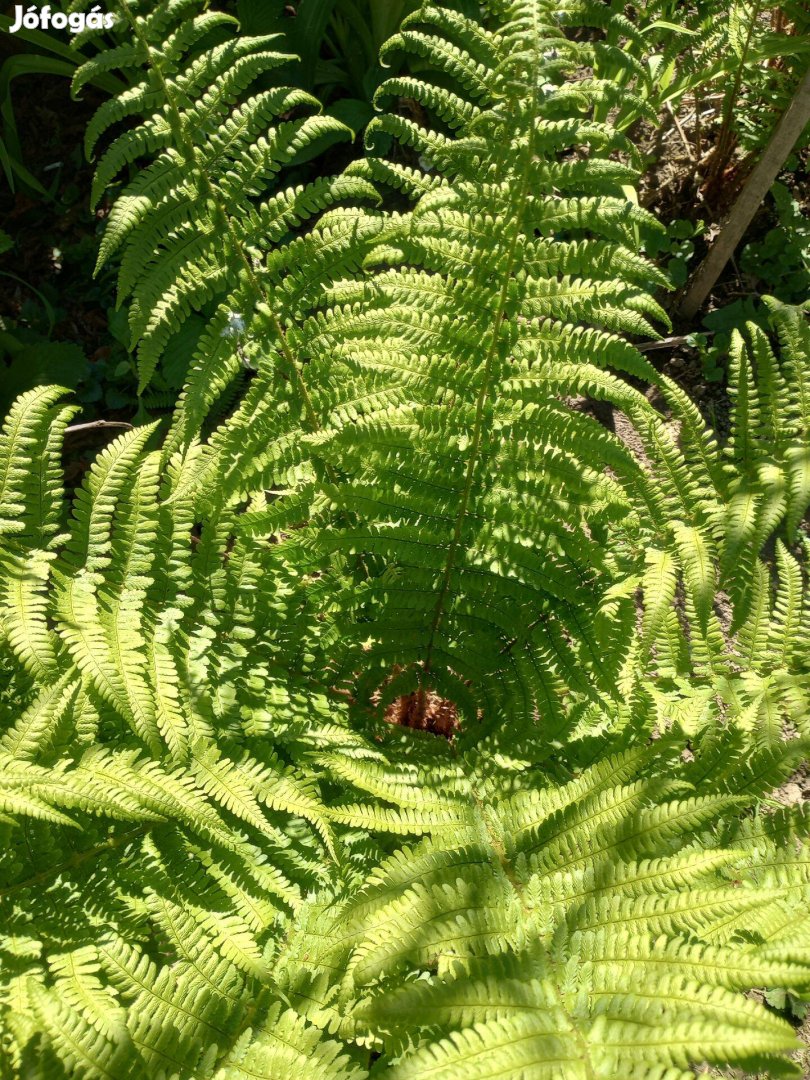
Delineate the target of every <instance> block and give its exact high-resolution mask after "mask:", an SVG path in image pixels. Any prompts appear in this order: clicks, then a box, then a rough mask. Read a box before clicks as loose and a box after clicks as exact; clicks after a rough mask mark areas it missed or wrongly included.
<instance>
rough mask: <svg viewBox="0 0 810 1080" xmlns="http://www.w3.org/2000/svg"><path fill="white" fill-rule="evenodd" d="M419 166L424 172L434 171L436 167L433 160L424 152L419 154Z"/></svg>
mask: <svg viewBox="0 0 810 1080" xmlns="http://www.w3.org/2000/svg"><path fill="white" fill-rule="evenodd" d="M419 168H420V169H421V170H422V172H433V169H434V168H435V166H434V164H433V162H432V161H429V160H428V159H427V158H426V157H425V156H424V154H420V155H419Z"/></svg>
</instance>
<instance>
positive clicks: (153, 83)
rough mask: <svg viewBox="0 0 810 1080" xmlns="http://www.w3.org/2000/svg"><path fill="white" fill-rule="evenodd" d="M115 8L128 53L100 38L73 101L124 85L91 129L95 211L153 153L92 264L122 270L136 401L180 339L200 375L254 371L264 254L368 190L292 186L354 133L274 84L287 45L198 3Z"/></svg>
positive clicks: (322, 183) (345, 185) (124, 0)
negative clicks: (208, 369) (259, 267)
mask: <svg viewBox="0 0 810 1080" xmlns="http://www.w3.org/2000/svg"><path fill="white" fill-rule="evenodd" d="M117 12H118V17H119V25H120V27H121V28H122V33H121V35H120V36H121V38H122V40H121V43H119V44H116V45H115V46H114V47H104V46H103V43H100V44H101V47H100V48H99V52H98V53H97V55H96V56H94V57H93V59H91V60H89V61H87V62H86V63H84V64H82V66H81V67H80V68H79V69H78V71H77V72H76V74H75V76H74V79H73V92H74V93H79V92H80V91H81V89H82V88H83V87H84V86H85V85H86V84H87V83H88V82H89V81H91V80H92V79H94V78H96V77H98V75H99V74H100V73H102V72H110V71H118V72H120V73H121V74H122V76H126V78H127V80H128V82H129V84H130V85H128V86H127V88H126V89H125V90H123V91H122V92H121V93H119V94H117V95H115V96H113V97H111V98H110V99H109V100H108V101H105V102H104V104H102V105H101V106H100V108H99V109H98V110H97V112H96V114H95V115H94V117H93V119H92V120H91V122H90V124H89V127H88V130H87V135H86V138H85V152H86V154H87V155H88V157H92V156H93V155H94V154H96V153H98V150H99V147H100V146H101V145H102V144H103V143H104V142H105V140H106V143H107V145H106V147H105V148H104V150H103V152H101V153H100V155H99V158H98V163H97V166H96V173H95V179H94V184H93V192H92V194H91V204H92V205H94V206H95V205H97V204H98V202H99V201H100V199H101V197H102V195H103V194H104V192H105V191H106V190H107V189H108V187H109V186H110V184H111V183H113V182H114V181H116V179H117V178H118V177H119V176H120V175H121V173H122V172H123V171H124V170H126V169H127V167H128V166H130V165H132V164H133V163H134V162H137V161H139V160H140V159H142V158H144V157H145V156H149V157H150V158H151V159H152V160H151V161H150V163H149V165H148V166H147V167H145V168H140V169H138V171H137V172H136V174H135V176H134V177H133V178H132V179H131V181H130V182H129V183H126V184H125V185H124V186H123V189H122V190H121V191H120V192H119V193H118V195H117V197H116V198H115V201H114V205H113V207H112V210H111V212H110V216H109V220H108V222H107V224H106V228H105V231H104V237H103V239H102V243H101V246H100V249H99V255H98V262H97V267H96V270H97V271H98V270H99V269H101V267H102V266H104V265H105V264H107V263H108V262H109V261H110V260H111V259H112V258H113V257H116V258H117V259H118V260H119V271H118V303H119V305H120V304H122V303H123V302H124V301H127V300H128V301H129V325H130V331H131V334H132V343H133V348H134V349H136V352H137V367H138V374H139V392H141V393H142V392H143V391H144V390H145V389H146V387H147V386H149V384H150V382H151V380H152V377H153V375H154V373H155V369H156V367H157V365H158V362H159V361H160V359H161V357H162V356H163V355H164V353H165V351H166V348H167V346H168V345H169V343H170V342H173V346H174V351H175V352H176V351H178V350H181V351H183V352H185V353H191V357H192V359H191V365H193V364H194V363H195V362H196V363H199V362H200V358H202V357H205V358H206V360H207V361H208V362H209V363H210V362H211V360H212V358H213V357H216V358H217V359H218V361H219V363H220V365H221V366H223V367H224V368H225V369H226V370H231V371H232V372H233V371H235V372H238V371H239V370H243V368H244V367H245V366H247V367H249V366H250V364H251V351H250V349H249V348H248V347H247V346H246V344H245V340H246V332H247V331H248V330H249V326H248V325H247V320H246V317H245V315H244V314H242V313H244V312H246V311H252V310H253V309H254V308H255V306H256V304H257V303H258V302H259V301H260V300H261V299H262V297H263V293H262V289H261V284H260V282H259V281H258V280H257V276H256V272H255V268H254V264H255V263H256V260H257V259H258V258H259V257H260V250H261V249H262V248H264V247H266V246H267V245H268V244H272V243H273V242H274V241H275V240H278V239H279V238H281V237H283V236H285V235H286V234H287V233H288V232H289V231H290V230H291V229H293V228H295V226H296V225H298V224H299V223H300V222H301V221H303V220H306V219H307V218H308V217H310V216H311V215H312V214H314V213H316V212H317V211H319V210H322V209H323V208H324V207H325V206H328V205H330V204H331V203H333V202H335V201H338V200H340V199H341V198H354V197H360V198H362V197H368V196H369V194H371V195H372V196H373V192H371V193H370V192H369V190H368V186H367V185H364V184H362V183H361V182H359V181H358V180H353V179H350V178H346V179H343V178H340V177H338V178H334V179H330V178H328V177H324V178H322V179H318V180H316V181H314V182H313V183H310V184H298V185H295V184H291V183H290V179H292V178H293V177H294V176H295V168H296V166H297V165H300V163H301V162H303V161H306V160H307V159H308V158H309V157H312V156H314V155H316V154H318V153H320V152H322V151H323V150H324V149H326V148H327V147H329V146H330V145H332V144H333V143H334V142H335V141H337V140H340V139H351V138H352V133H351V131H350V130H349V129H348V128H347V127H346V126H345V125H343V124H341V123H340V122H339V121H337V120H336V119H335V118H333V117H330V116H325V115H320V107H319V103H318V101H317V100H316V99H315V98H314V97H313V96H312V95H311V94H308V93H306V92H304V91H303V90H300V89H296V88H293V87H285V86H271V87H270V88H269V89H268V88H267V86H266V82H267V77H268V73H272V72H273V70H274V69H276V68H278V67H280V66H281V65H283V64H284V63H285V61H287V60H288V59H289V57H288V56H287V55H286V54H285V53H283V52H279V51H278V49H277V48H275V47H274V46H276V45H277V44H278V42H279V41H280V35H278V34H271V35H265V36H258V37H257V36H248V35H240V34H237V33H236V28H237V20H236V19H235V18H234V17H233V16H230V15H227V14H225V13H224V12H220V11H210V10H208V5H207V4H206V3H203V2H202V0H179V2H175V3H168V4H163V5H158V6H154V5H149V4H140V5H139V4H137V3H133V2H132V0H121V2H120V3H119V4H117ZM86 33H88V34H89V33H92V32H90V31H88V32H86ZM270 78H271V79H272V76H270ZM133 120H135V121H137V122H136V123H135V125H134V126H130V125H131V124H132V121H133ZM122 124H124V125H127V126H126V127H125V130H123V131H121V130H120V129H121V126H122ZM116 133H117V134H116ZM280 176H284V177H285V179H286V180H287V182H286V183H285V182H284V181H281V182H280V181H279V177H280ZM271 193H272V194H271ZM200 315H204V316H205V318H204V319H202V320H201V318H200ZM191 316H194V318H193V319H191V321H189V319H190V317H191ZM188 366H189V365H188V362H186V365H185V367H186V368H187V367H188ZM184 370H185V368H184Z"/></svg>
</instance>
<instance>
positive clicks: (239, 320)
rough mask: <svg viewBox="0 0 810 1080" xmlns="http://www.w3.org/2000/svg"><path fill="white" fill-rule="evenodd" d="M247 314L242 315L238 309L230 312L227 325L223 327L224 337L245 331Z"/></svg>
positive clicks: (234, 335)
mask: <svg viewBox="0 0 810 1080" xmlns="http://www.w3.org/2000/svg"><path fill="white" fill-rule="evenodd" d="M245 326H246V323H245V316H244V315H240V314H239V312H238V311H229V312H228V323H227V326H225V327H223V329H222V337H238V336H239V335H240V334H244V332H245Z"/></svg>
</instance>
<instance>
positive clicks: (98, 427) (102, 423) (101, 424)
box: [65, 420, 132, 435]
mask: <svg viewBox="0 0 810 1080" xmlns="http://www.w3.org/2000/svg"><path fill="white" fill-rule="evenodd" d="M106 428H123V429H124V430H125V431H132V424H128V423H127V422H126V420H90V421H89V422H88V423H86V424H71V425H70V427H66V428H65V435H74V434H75V433H76V432H77V431H103V430H104V429H106Z"/></svg>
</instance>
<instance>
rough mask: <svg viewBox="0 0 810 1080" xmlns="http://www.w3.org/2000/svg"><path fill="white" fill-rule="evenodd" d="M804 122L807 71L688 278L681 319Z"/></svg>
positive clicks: (700, 298) (711, 278) (719, 267)
mask: <svg viewBox="0 0 810 1080" xmlns="http://www.w3.org/2000/svg"><path fill="white" fill-rule="evenodd" d="M808 123H810V69H808V71H807V73H806V74H805V76H804V78H803V79H802V81H801V82H800V83H799V86H798V88H797V90H796V93H795V94H794V95H793V100H792V101H791V103H790V105H788V107H787V109H786V110H785V112H784V113H783V114H782V117H781V118H780V120H779V123H778V124H777V125H776V128H775V129H774V133H773V135H772V136H771V139H770V142H769V143H768V145H767V147H766V148H765V150H764V152H763V154H762V156H761V157H760V159H759V161H758V162H757V163H756V165H755V166H754V169H753V172H752V173H751V175H750V176H749V177H748V179H747V180H746V182H745V186H744V187H743V189H742V191H741V192H740V194H739V195H738V197H737V200H736V202H735V203H734V205H733V206H732V208H731V211H730V213H729V214H728V216H727V217H726V219H725V221H724V222H723V224H722V225H721V227H720V232H719V233H718V235H717V237H716V239H715V241H714V243H713V244H712V246H711V247H710V248H709V251H708V253H707V255H706V257H705V259H704V260H703V262H702V263H701V264H700V266H699V267H698V268H697V270H696V271H695V273H694V274H693V275H692V278H691V280H690V282H689V285H688V286H687V289H686V294H685V296H684V298H683V301H682V302H681V306H680V314H681V317H682V318H684V319H692V318H693V317H694V316H695V315H696V314H697V312H698V310H699V309H700V308H701V307H702V306H703V303H704V301H705V299H706V297H707V296H708V295H709V293H710V292H711V290H712V288H713V287H714V285H715V283H716V281H717V279H718V278H719V277H720V274H721V273H722V272H723V268H724V267H725V265H726V263H727V262H728V260H729V259H730V258H731V256H732V254H733V252H734V249H735V248H736V247H737V244H739V242H740V240H742V238H743V236H744V235H745V231H746V229H747V228H748V226H749V225H750V224H751V221H752V219H753V217H754V214H756V212H757V210H758V209H759V207H760V206H761V205H762V200H763V199H764V198H765V196H766V195H767V194H768V192H769V191H770V189H771V187H772V185H773V182H774V180H775V179H776V177H777V176H778V175H779V170H780V169H781V168H782V166H783V165H784V164H785V162H786V161H787V159H788V156H789V155H790V152H791V150H792V149H793V147H794V146H795V145H796V142H797V140H798V138H799V136H800V135H801V134H802V132H803V131H804V129H805V127H806V126H807V124H808Z"/></svg>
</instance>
